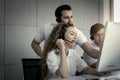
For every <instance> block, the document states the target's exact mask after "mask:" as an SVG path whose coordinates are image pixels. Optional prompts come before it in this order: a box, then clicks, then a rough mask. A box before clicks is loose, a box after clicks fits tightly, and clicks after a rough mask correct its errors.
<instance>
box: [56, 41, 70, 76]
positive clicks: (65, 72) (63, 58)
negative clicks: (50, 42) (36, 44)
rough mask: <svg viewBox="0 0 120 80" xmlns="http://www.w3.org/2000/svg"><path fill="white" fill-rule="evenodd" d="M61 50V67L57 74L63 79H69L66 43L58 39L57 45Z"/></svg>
mask: <svg viewBox="0 0 120 80" xmlns="http://www.w3.org/2000/svg"><path fill="white" fill-rule="evenodd" d="M56 44H57V45H58V44H59V45H58V47H59V49H60V65H59V68H58V70H57V71H56V73H57V74H58V75H60V76H61V77H62V78H67V77H68V65H67V55H66V51H65V45H64V41H63V40H62V39H58V40H57V43H56Z"/></svg>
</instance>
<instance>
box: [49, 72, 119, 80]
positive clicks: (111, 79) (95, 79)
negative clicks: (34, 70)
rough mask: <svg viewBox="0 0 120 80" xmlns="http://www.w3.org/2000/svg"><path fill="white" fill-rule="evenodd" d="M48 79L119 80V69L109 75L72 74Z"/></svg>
mask: <svg viewBox="0 0 120 80" xmlns="http://www.w3.org/2000/svg"><path fill="white" fill-rule="evenodd" d="M118 78H119V79H118ZM49 80H120V70H117V71H112V75H111V76H102V77H99V76H95V75H81V76H73V77H70V78H67V79H49Z"/></svg>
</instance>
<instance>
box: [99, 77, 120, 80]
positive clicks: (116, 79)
mask: <svg viewBox="0 0 120 80" xmlns="http://www.w3.org/2000/svg"><path fill="white" fill-rule="evenodd" d="M99 80H120V77H119V76H104V77H100V78H99Z"/></svg>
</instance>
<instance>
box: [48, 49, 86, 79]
mask: <svg viewBox="0 0 120 80" xmlns="http://www.w3.org/2000/svg"><path fill="white" fill-rule="evenodd" d="M55 51H56V50H52V51H51V52H49V53H48V58H47V65H48V68H49V73H48V75H49V76H48V77H49V79H51V78H59V76H58V75H56V71H57V70H58V68H59V65H60V55H59V54H57V55H56V53H55ZM67 64H68V71H69V74H68V75H69V76H75V73H76V71H79V72H81V71H82V70H83V69H84V68H85V67H87V64H86V63H85V62H84V60H82V59H81V57H80V55H79V53H76V51H75V50H74V49H69V54H68V56H67Z"/></svg>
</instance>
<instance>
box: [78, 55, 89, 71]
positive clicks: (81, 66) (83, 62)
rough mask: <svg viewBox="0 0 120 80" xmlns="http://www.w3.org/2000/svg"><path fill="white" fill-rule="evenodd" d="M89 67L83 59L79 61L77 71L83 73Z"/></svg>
mask: <svg viewBox="0 0 120 80" xmlns="http://www.w3.org/2000/svg"><path fill="white" fill-rule="evenodd" d="M87 66H88V65H87V64H86V63H85V61H84V60H83V59H81V57H80V58H79V59H78V64H77V71H79V72H81V71H82V70H83V69H84V68H86V67H87Z"/></svg>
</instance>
